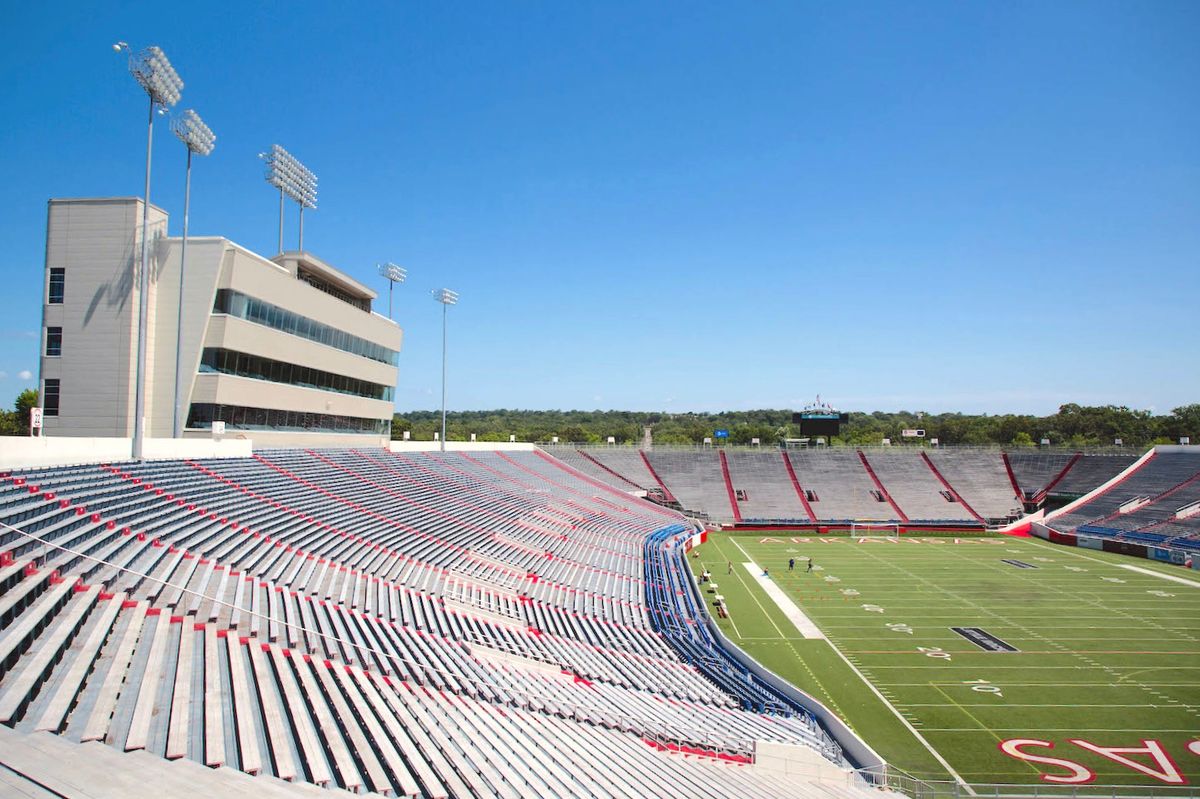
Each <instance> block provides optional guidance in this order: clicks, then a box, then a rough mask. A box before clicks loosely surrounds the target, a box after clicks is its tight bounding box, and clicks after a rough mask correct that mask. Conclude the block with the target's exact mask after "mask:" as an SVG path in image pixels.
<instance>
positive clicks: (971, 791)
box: [732, 541, 978, 796]
mask: <svg viewBox="0 0 1200 799" xmlns="http://www.w3.org/2000/svg"><path fill="white" fill-rule="evenodd" d="M732 543H733V545H734V546H735V547H737V548H738V549H739V550H740V551H741V553H742V554H743V555H745V556H746V557H747V558H749V559H750V560H753V558H750V554H749V553H748V552H746V550H744V549H742V545H741V544H739V543H738V542H737V541H733V542H732ZM755 569H756V570H757V571H758V572H759V573H761V569H758V567H757V566H755ZM755 601H757V600H755ZM764 612H765V611H764ZM769 618H770V617H769V616H768V619H769ZM772 623H774V622H772ZM776 629H778V628H776ZM781 634H782V633H781ZM825 642H826V643H827V644H829V648H830V649H832V650H833V651H834V652H835V653H836V654H837V656H838V657H840V658H841V659H842V662H843V663H845V664H846V666H847V667H848V668H849V669H850V670H851V671H852V672H854V673H855V674H856V675H858V679H860V680H862V681H863V685H865V686H867V688H869V689H870V690H871V693H873V694H875V696H876V697H878V699H879V701H880V702H883V704H884V706H885V707H886V708H887V709H888V710H890V711H892V714H893V715H894V716H895V717H896V718H897V719H899V720H900V723H901V724H903V725H904V728H905V729H907V730H908V731H909V732H910V733H912V736H913V737H914V738H916V739H917V740H918V741H920V742H921V745H922V746H924V747H925V748H926V749H927V750H928V751H929V754H931V755H933V759H934V760H936V761H937V762H938V763H940V764H941V766H942V768H944V769H946V772H947V773H948V774H949V775H950V776H951V777H953V778H954V781H955V782H957V783H958V784H959V785H960V786H962V789H963V791H965V792H966V793H967V794H969V795H970V796H978V794H977V793H975V789H974V788H972V787H971V786H970V784H969V783H967V781H966V780H964V779H963V778H962V775H960V774H959V773H958V772H957V771H955V770H954V767H953V766H951V765H950V764H949V763H947V762H946V758H944V757H942V755H941V753H940V752H938V750H936V749H934V748H933V746H931V745H930V743H929V741H927V740H925V736H924V735H922V734H921V733H920V732H918V731H917V728H916V727H914V726H913V725H912V724H910V723H909V721H908V719H906V718H904V714H902V713H901V712H900V711H899V710H897V709H896V706H895V705H893V704H892V703H891V702H890V701H888V698H887V697H886V696H884V695H883V694H882V693H880V691H879V689H878V688H876V687H875V685H874V683H872V682H871V681H870V680H868V679H867V678H866V676H864V675H863V673H862V672H861V671H859V670H858V666H855V665H854V664H853V663H851V662H850V660H849V658H847V657H846V656H845V655H843V654H842V650H840V649H838V648H837V646H836V645H835V644H834V643H833V641H830V640H829V639H828V638H826V639H825Z"/></svg>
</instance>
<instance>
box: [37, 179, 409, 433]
mask: <svg viewBox="0 0 1200 799" xmlns="http://www.w3.org/2000/svg"><path fill="white" fill-rule="evenodd" d="M141 216H142V200H141V199H139V198H130V197H111V198H95V199H54V200H50V203H49V212H48V218H47V226H46V227H47V229H46V263H45V280H44V291H43V297H42V300H43V314H42V348H41V359H40V365H41V373H40V376H39V388H40V390H41V395H40V396H41V398H42V404H43V406H44V408H45V417H44V428H43V431H44V434H46V435H50V436H97V437H109V436H116V437H129V436H131V435H132V433H133V428H134V406H135V384H136V361H137V321H138V300H139V297H138V285H137V283H138V281H137V280H136V279H135V276H136V274H137V264H138V254H139V253H140V248H141ZM149 220H150V225H149V235H150V236H151V237H152V246H151V260H150V269H151V272H150V290H149V295H148V297H147V300H148V312H149V323H148V329H149V331H150V339H149V341H148V346H147V380H146V386H147V389H146V392H147V396H146V432H147V435H148V436H149V437H151V438H169V437H171V436H172V435H173V432H174V424H175V408H174V396H175V370H176V366H177V365H178V366H179V367H180V370H181V374H182V394H181V396H182V397H183V398H184V401H183V403H182V407H181V411H180V413H181V414H182V416H183V419H184V421H185V424H184V436H185V437H210V436H212V435H213V427H214V425H213V423H214V422H224V423H225V430H226V435H227V436H231V437H240V436H245V437H247V438H253V439H254V441H255V445H256V446H264V445H265V446H306V445H317V446H347V445H350V446H380V445H383V444H384V443H385V442H386V441H387V440H388V438H389V437H390V421H391V418H392V409H393V404H392V398H393V392H394V387H395V385H396V378H397V359H398V356H399V351H400V346H401V340H402V331H401V329H400V327H399V326H398V325H397V324H396V323H395V322H394V321H392V320H390V319H388V318H386V317H384V316H381V315H379V314H377V313H375V312H373V311H372V307H371V306H372V301H373V300H374V299H375V298H376V296H377V295H376V293H375V292H374V291H372V290H371V289H369V288H367V287H366V286H364V285H362V284H361V283H359V282H358V281H356V280H354V279H353V278H351V277H349V276H348V275H346V274H344V273H343V272H341V271H339V270H337V269H335V268H333V267H332V266H330V265H328V264H326V263H325V262H323V261H321V260H320V259H319V258H316V257H315V256H313V255H311V254H310V253H307V252H286V253H280V254H279V255H277V256H275V257H274V258H266V257H264V256H261V255H258V254H256V253H253V252H251V251H249V250H247V249H246V248H244V247H241V246H239V245H238V244H235V243H234V242H232V241H230V240H229V239H226V238H222V237H217V236H210V237H196V236H191V237H189V238H188V241H187V264H186V269H185V270H183V272H182V282H183V285H182V291H181V286H180V281H181V269H180V263H181V251H182V245H183V240H182V239H181V238H178V237H172V236H169V235H168V234H167V222H168V215H167V213H166V212H165V211H163V210H162V209H160V208H157V207H155V206H153V205H151V207H150V215H149ZM181 306H182V313H180V310H181ZM180 319H182V322H181V323H180V322H179V321H178V320H180ZM177 336H178V347H177V346H176V342H177Z"/></svg>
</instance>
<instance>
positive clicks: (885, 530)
mask: <svg viewBox="0 0 1200 799" xmlns="http://www.w3.org/2000/svg"><path fill="white" fill-rule="evenodd" d="M850 535H851V536H852V537H854V538H898V537H899V536H900V525H898V524H896V523H895V522H850Z"/></svg>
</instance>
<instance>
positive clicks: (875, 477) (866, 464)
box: [858, 449, 924, 522]
mask: <svg viewBox="0 0 1200 799" xmlns="http://www.w3.org/2000/svg"><path fill="white" fill-rule="evenodd" d="M921 454H924V453H921ZM858 459H859V460H860V461H862V465H863V468H864V469H866V470H867V474H868V475H870V477H871V480H872V481H873V482H874V483H875V488H876V489H878V490H879V493H880V494H883V498H884V499H886V500H887V503H888V504H889V505H891V506H892V510H894V511H896V515H897V516H899V517H900V521H902V522H907V521H908V517H907V516H905V515H904V511H902V510H900V506H899V505H897V504H896V500H894V499H892V495H891V494H889V493H888V490H887V489H886V488H885V487H884V485H883V482H882V481H881V480H880V479H879V475H877V474H875V470H874V469H872V468H871V462H870V461H868V460H867V454H866V453H865V452H863V451H862V450H861V449H860V450H858Z"/></svg>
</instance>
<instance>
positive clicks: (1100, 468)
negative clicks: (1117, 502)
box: [550, 446, 1136, 528]
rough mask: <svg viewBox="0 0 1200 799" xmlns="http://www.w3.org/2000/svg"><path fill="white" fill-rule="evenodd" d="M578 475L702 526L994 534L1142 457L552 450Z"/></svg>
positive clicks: (906, 451) (856, 451) (1031, 453)
mask: <svg viewBox="0 0 1200 799" xmlns="http://www.w3.org/2000/svg"><path fill="white" fill-rule="evenodd" d="M550 451H551V452H552V453H553V454H554V455H555V457H557V458H560V459H561V460H563V461H564V462H566V463H569V464H570V465H571V466H573V467H575V468H577V469H579V470H580V471H582V472H584V473H586V474H588V475H590V476H591V477H594V478H596V479H597V480H602V481H604V482H607V483H609V484H611V485H612V486H614V487H616V488H619V489H621V490H623V491H636V490H643V491H647V492H648V493H651V494H657V495H658V496H659V497H661V498H664V499H666V500H668V501H673V502H675V503H677V505H678V507H681V508H683V509H685V510H687V511H688V512H689V513H693V514H696V515H698V516H700V517H701V518H705V519H710V520H712V521H715V522H721V523H740V524H743V525H754V524H769V525H787V524H796V525H812V524H848V523H854V522H857V523H883V524H907V525H911V526H913V527H922V526H925V527H938V526H941V527H964V528H972V527H974V528H979V527H984V526H989V527H996V526H999V525H1002V524H1004V523H1006V522H1009V521H1012V520H1014V519H1016V518H1018V517H1019V516H1021V515H1022V513H1023V511H1024V506H1025V504H1026V503H1035V504H1036V503H1041V502H1042V501H1043V500H1045V499H1046V498H1047V497H1055V498H1074V497H1078V496H1080V495H1082V494H1086V493H1087V492H1088V491H1091V490H1092V489H1093V488H1095V487H1096V486H1098V485H1100V484H1102V483H1104V482H1105V481H1106V480H1108V479H1110V478H1111V477H1113V476H1114V475H1116V474H1118V473H1120V472H1121V471H1122V470H1123V469H1125V468H1127V467H1128V466H1129V465H1130V464H1131V463H1133V462H1134V461H1135V460H1136V456H1135V455H1128V454H1125V455H1108V454H1103V455H1100V454H1098V455H1092V454H1088V455H1084V454H1082V453H1078V452H1046V451H1041V450H1029V451H1020V450H1019V451H1013V452H1001V451H1000V450H995V449H934V450H929V451H926V450H923V449H916V448H899V447H897V448H894V449H893V448H878V447H877V448H863V449H849V448H839V449H796V450H786V451H781V450H779V449H774V448H763V449H761V450H760V449H746V448H728V449H713V448H705V449H699V448H679V449H674V448H656V449H654V450H647V451H639V450H636V449H633V448H630V447H588V448H575V447H569V446H559V447H553V448H551V449H550Z"/></svg>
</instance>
